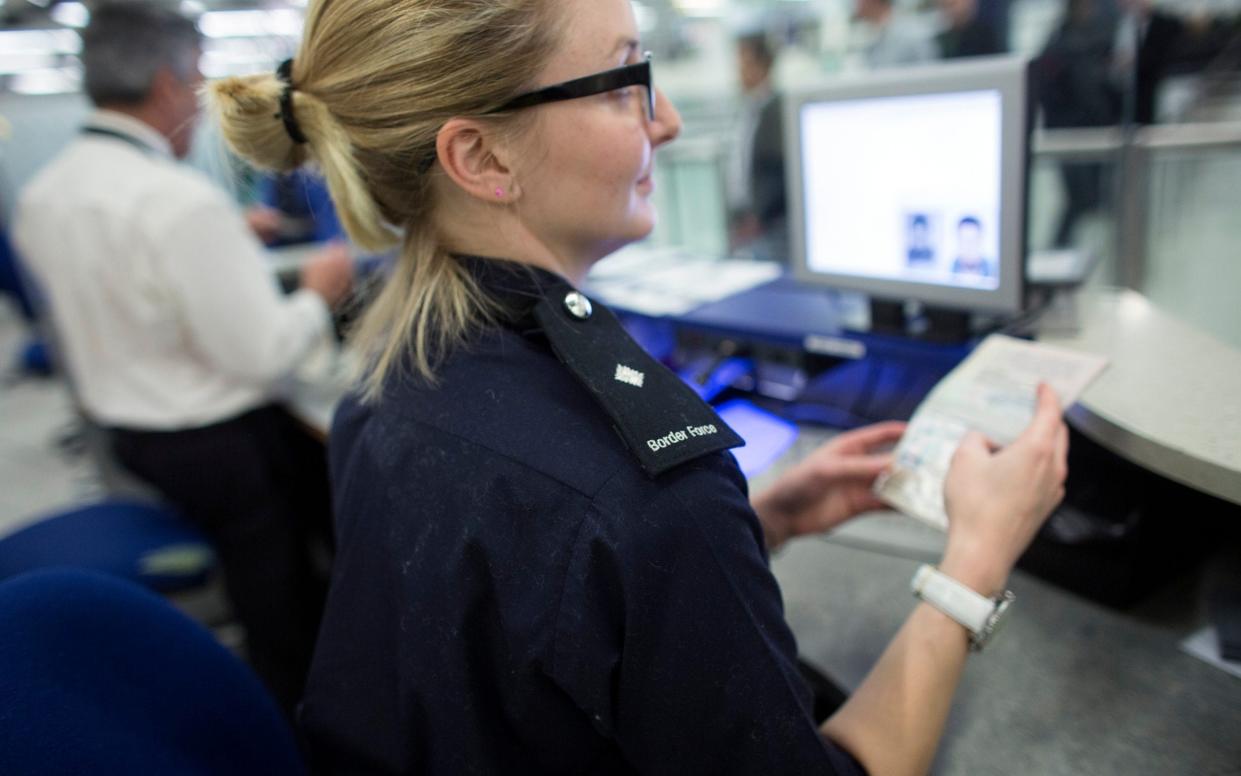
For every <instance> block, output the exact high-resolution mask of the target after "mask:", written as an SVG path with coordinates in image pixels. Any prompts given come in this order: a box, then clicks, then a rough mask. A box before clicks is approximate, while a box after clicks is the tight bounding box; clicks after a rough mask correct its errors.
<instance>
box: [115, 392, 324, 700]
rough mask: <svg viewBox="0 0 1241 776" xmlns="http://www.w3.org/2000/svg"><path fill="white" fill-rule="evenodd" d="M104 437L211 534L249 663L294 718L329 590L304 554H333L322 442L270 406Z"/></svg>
mask: <svg viewBox="0 0 1241 776" xmlns="http://www.w3.org/2000/svg"><path fill="white" fill-rule="evenodd" d="M110 432H111V438H112V447H113V450H114V452H115V453H116V456H117V458H118V460H119V461H120V463H121V464H122V465H123V466H125V467H126V468H127V469H129V470H130V471H131V472H133V473H134V474H135V475H137V476H138V477H139V478H141V479H143V480H145V481H146V482H148V483H149V484H151V485H152V486H154V487H155V488H156V489H157V490H159V491H160V492H161V493H162V494H163V496H164V497H165V498H166V499H167V500H168V502H169V503H170V504H171V505H173V506H174V507H176V508H177V509H178V510H180V512H181V513H182V514H183V515H184V516H185V517H186V518H188V519H189V520H191V521H192V522H194V523H196V524H197V525H198V526H200V527H201V528H202V529H203V530H204V531H205V532H206V533H207V534H208V536H210V538H211V540H212V542H213V543H214V546H215V550H216V554H217V556H218V557H219V561H220V565H221V567H222V569H223V571H224V577H225V586H226V590H227V592H228V596H229V599H230V600H231V603H232V606H233V609H234V612H235V614H236V616H237V619H238V621H239V622H240V623H241V625H242V626H243V627H244V628H245V631H246V644H247V654H248V656H249V660H250V664H251V666H252V667H253V668H254V670H255V672H256V673H257V674H258V675H259V677H260V678H262V679H263V681H264V682H265V683H266V684H267V686H268V687H269V689H270V690H271V691H272V694H273V695H274V696H275V697H276V700H277V701H278V703H279V704H280V705H281V706H282V708H283V709H284V710H285V711H286V713H288V714H290V715H292V713H293V710H294V708H295V706H296V704H297V702H298V700H299V698H300V696H301V693H302V688H303V686H304V684H305V680H306V673H307V671H308V670H309V667H310V657H311V653H312V651H313V649H314V639H315V636H316V634H317V632H318V627H319V619H320V617H321V615H322V612H323V604H324V599H325V597H326V592H327V580H326V578H325V574H324V573H323V572H322V571H320V570H318V569H316V568H315V564H314V562H313V558H312V552H311V551H312V547H313V546H314V543H315V542H320V544H321V546H326V547H328V548H330V547H331V538H330V537H331V499H330V493H329V490H328V477H327V459H326V454H325V450H324V447H323V444H322V443H321V442H320V441H319V440H317V439H315V438H313V437H311V436H310V434H309V433H307V431H306V430H305V429H304V428H303V427H302V426H301V424H300V423H298V422H297V421H296V420H295V419H294V418H292V417H291V416H290V415H289V414H288V413H286V412H285V411H284V410H283V409H281V408H279V407H277V406H267V407H262V408H260V409H257V410H253V411H251V412H247V413H245V414H244V415H241V416H239V417H236V418H233V419H231V420H227V421H223V422H221V423H216V424H213V425H210V426H204V427H201V428H195V429H189V430H184V431H170V432H164V431H140V430H135V429H118V428H113V429H110Z"/></svg>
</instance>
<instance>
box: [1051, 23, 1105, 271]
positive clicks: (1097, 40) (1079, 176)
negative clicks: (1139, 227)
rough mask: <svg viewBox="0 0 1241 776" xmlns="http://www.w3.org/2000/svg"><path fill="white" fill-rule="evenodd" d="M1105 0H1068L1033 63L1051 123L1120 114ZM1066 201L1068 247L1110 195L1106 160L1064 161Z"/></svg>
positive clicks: (1101, 121)
mask: <svg viewBox="0 0 1241 776" xmlns="http://www.w3.org/2000/svg"><path fill="white" fill-rule="evenodd" d="M1105 5H1106V4H1105V3H1104V2H1102V0H1069V3H1068V6H1067V7H1066V9H1065V13H1064V18H1063V19H1062V21H1061V23H1060V26H1059V27H1057V28H1056V29H1055V31H1053V32H1052V35H1051V37H1050V38H1049V39H1048V41H1047V45H1046V47H1044V49H1043V52H1042V53H1041V54H1040V55H1039V57H1038V59H1037V60H1035V63H1034V84H1035V90H1036V94H1037V95H1038V101H1039V104H1040V105H1041V107H1042V109H1043V124H1044V126H1046V127H1047V128H1048V129H1059V128H1064V127H1105V126H1109V125H1113V124H1116V123H1117V122H1118V121H1119V120H1120V106H1121V94H1120V90H1119V89H1117V88H1116V85H1115V83H1114V81H1113V79H1112V77H1111V70H1110V68H1111V51H1112V45H1113V41H1114V38H1115V35H1116V18H1115V15H1114V14H1113V13H1109V12H1108V11H1107V9H1106V7H1105ZM1060 174H1061V178H1062V179H1063V181H1064V192H1065V205H1064V210H1063V211H1062V213H1061V215H1060V221H1059V224H1058V225H1057V227H1056V235H1055V238H1054V245H1055V247H1057V248H1067V247H1068V246H1069V245H1070V244H1071V243H1072V238H1073V233H1074V230H1075V229H1076V226H1077V223H1078V221H1079V219H1080V218H1081V217H1082V216H1083V215H1086V214H1088V213H1090V212H1092V211H1094V210H1097V209H1098V208H1099V207H1100V206H1101V205H1102V204H1103V203H1104V201H1105V194H1106V191H1105V187H1104V165H1103V163H1101V162H1072V161H1069V162H1061V163H1060Z"/></svg>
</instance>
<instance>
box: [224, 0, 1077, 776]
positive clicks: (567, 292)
mask: <svg viewBox="0 0 1241 776" xmlns="http://www.w3.org/2000/svg"><path fill="white" fill-rule="evenodd" d="M213 93H214V96H215V103H216V108H217V111H218V113H219V116H220V118H221V120H222V123H223V126H224V131H225V133H226V135H227V137H228V138H229V139H230V142H231V143H232V144H233V146H234V147H235V148H236V149H237V150H238V151H239V152H241V153H242V154H244V155H246V156H247V157H249V158H250V159H251V160H252V161H253V162H255V163H256V164H258V165H260V166H264V167H269V168H275V169H290V168H293V167H295V166H297V165H299V164H301V163H302V162H303V161H306V160H313V161H314V162H316V163H317V164H318V165H319V166H320V167H321V168H322V170H323V172H324V173H325V175H326V177H327V180H328V183H329V185H330V187H331V190H332V194H333V197H334V199H335V201H336V203H337V205H338V208H339V210H340V213H341V216H342V219H343V221H344V223H345V226H346V228H347V229H348V231H349V233H350V234H351V235H352V237H353V238H354V239H355V240H357V241H358V242H361V243H363V244H365V245H378V244H381V243H385V242H388V241H391V240H396V239H399V240H400V241H401V246H402V254H401V258H400V260H399V264H398V266H397V268H396V270H395V271H394V273H393V275H392V277H391V280H390V281H389V284H388V286H387V288H386V290H385V291H384V293H383V295H382V298H380V299H379V300H378V302H377V303H376V304H375V305H374V306H373V308H372V309H371V310H370V312H369V317H368V318H367V319H366V320H365V321H364V323H363V325H362V326H361V328H360V330H359V332H358V334H357V338H356V344H357V346H358V347H359V348H360V349H361V350H362V352H363V353H364V354H365V355H366V356H367V364H368V367H369V368H368V371H367V373H366V375H365V378H364V381H363V382H362V383H361V387H360V390H359V393H358V395H357V396H356V397H354V398H352V399H350V400H348V401H346V402H345V403H344V405H343V406H342V407H341V409H340V410H339V412H338V413H337V416H336V420H335V423H334V427H333V430H332V437H331V442H330V454H331V466H332V476H333V485H334V489H335V506H336V521H337V525H336V528H337V538H338V554H337V559H336V568H335V569H334V573H333V584H332V590H331V593H330V595H329V601H328V606H327V612H326V614H325V618H324V623H323V628H322V630H321V633H320V638H319V642H318V645H317V648H316V654H315V659H314V665H313V667H312V669H311V677H310V680H309V683H308V688H307V693H306V697H305V701H304V704H303V708H302V724H303V732H304V734H305V736H306V738H307V740H308V742H309V749H310V752H311V754H312V756H313V758H314V763H313V764H314V766H315V767H316V768H317V769H319V770H321V771H323V772H340V773H360V772H368V773H437V774H459V773H505V774H514V773H634V772H640V773H682V774H686V773H747V774H759V773H762V774H774V773H803V774H804V773H858V772H861V770H863V769H865V770H867V771H870V772H873V773H883V774H895V773H915V772H920V771H925V770H926V768H927V766H928V764H929V762H930V760H931V756H932V754H933V752H934V749H935V745H936V742H937V739H938V737H939V735H940V732H941V730H942V727H943V723H944V718H945V716H946V713H947V709H948V705H949V701H950V698H951V695H952V692H953V689H954V687H955V685H956V683H957V680H958V677H959V676H960V673H961V668H962V664H963V662H964V660H965V657H966V653H967V651H968V647H969V642H970V639H969V636H968V634H967V631H966V629H965V628H963V627H962V626H961V625H959V624H958V623H957V622H956V621H954V620H953V619H951V618H949V617H947V616H945V615H944V614H941V613H940V611H938V610H937V609H935V608H932V607H931V606H928V605H926V604H920V605H918V606H917V607H916V608H915V610H914V611H913V613H912V614H911V615H910V617H909V620H908V622H907V623H906V625H905V626H904V627H903V628H902V629H901V631H900V633H899V634H898V635H897V636H896V637H895V639H894V640H893V642H892V645H891V647H890V648H889V649H888V650H887V651H886V652H885V653H884V655H883V656H882V657H880V659H879V662H878V664H877V666H876V667H875V669H874V671H873V672H872V674H871V675H870V677H869V678H868V679H867V680H866V681H865V683H864V684H863V685H862V686H861V687H859V688H858V689H857V690H856V692H855V693H854V694H853V697H852V698H851V700H849V701H848V702H847V703H846V704H845V706H844V707H843V708H842V709H841V710H840V711H839V712H838V713H837V714H836V715H834V716H833V717H832V718H830V719H829V720H828V721H827V722H826V724H824V725H823V726H822V727H821V728H820V727H818V726H816V725H815V723H814V722H813V721H812V719H811V716H810V711H809V709H808V700H809V699H808V691H807V690H806V688H805V686H804V684H803V683H802V680H801V679H800V678H799V676H798V673H797V670H796V667H795V656H796V645H795V643H794V639H793V636H792V634H791V633H790V631H789V629H788V627H787V625H786V624H785V622H784V619H783V612H782V608H781V601H780V591H779V589H778V587H777V584H776V581H775V579H774V578H773V577H772V574H771V572H770V570H769V569H768V562H767V561H768V553H769V552H770V551H771V550H772V549H773V548H774V547H776V546H777V545H779V544H780V543H781V542H783V541H785V540H786V539H788V538H791V537H793V536H796V535H800V534H806V533H813V532H818V531H823V530H826V529H828V528H830V527H832V526H834V525H837V524H839V523H840V522H841V521H843V520H845V519H848V518H850V517H852V516H854V515H856V514H858V513H860V512H862V511H865V510H868V509H872V508H874V507H876V506H878V505H877V504H876V502H875V501H874V500H873V498H872V497H871V495H870V485H871V483H872V481H873V479H874V477H875V476H876V475H877V474H878V473H879V472H880V471H881V470H882V469H883V468H884V467H885V466H886V465H887V464H888V457H887V456H885V455H884V454H882V453H878V452H875V451H876V450H877V449H881V448H883V447H884V446H886V445H889V444H891V442H893V441H894V440H895V439H896V438H897V437H899V435H900V433H901V431H902V427H901V426H900V425H899V424H886V425H880V426H876V427H872V428H869V429H864V430H860V431H857V432H853V433H849V434H844V435H841V436H840V437H837V438H836V440H834V441H833V442H832V443H830V444H829V445H827V446H826V447H824V448H822V449H820V450H819V451H818V452H816V453H815V454H814V455H812V456H811V457H809V458H808V459H807V460H805V461H804V462H803V463H802V464H801V465H799V466H798V467H796V468H795V469H794V470H792V471H791V472H789V473H788V474H787V475H785V476H784V477H783V479H781V480H780V481H779V482H778V483H777V484H776V485H775V486H774V487H773V488H772V489H771V490H770V491H768V492H766V493H763V494H760V495H759V496H757V497H756V498H755V499H754V501H753V503H752V504H751V502H750V500H749V499H748V497H747V493H746V484H745V481H744V479H743V478H742V476H741V474H740V472H739V471H738V469H737V466H736V463H735V461H734V460H733V458H732V456H731V455H730V454H729V453H728V452H727V449H728V448H730V447H733V446H736V445H737V444H739V443H740V440H739V439H738V438H737V437H736V435H735V434H733V433H732V431H731V430H729V429H728V427H727V426H725V425H724V424H723V423H722V422H721V421H720V419H719V418H718V417H717V416H716V415H715V414H714V413H713V412H712V411H711V409H710V408H709V407H707V406H706V405H704V404H702V403H701V402H700V401H698V399H697V398H696V397H695V396H694V395H693V394H692V393H691V392H689V391H688V390H687V389H685V388H684V387H683V386H682V385H681V384H680V383H679V381H678V380H677V379H676V378H675V377H674V376H673V375H671V374H670V373H669V372H667V370H665V369H664V368H663V367H661V366H660V365H659V364H657V363H655V362H654V361H652V360H651V359H650V358H649V357H648V356H647V355H646V354H645V353H644V352H643V351H642V350H641V349H640V348H639V347H638V346H637V345H636V344H635V343H634V342H633V341H632V340H630V339H629V338H628V336H627V335H626V334H625V333H624V331H623V330H622V329H621V328H620V327H619V325H618V324H617V322H616V320H615V318H614V317H613V316H612V314H611V313H610V312H609V311H607V310H606V309H604V308H603V307H602V306H601V305H599V304H595V303H593V302H591V300H589V299H588V298H586V297H585V296H583V295H582V294H580V293H578V292H577V290H576V288H577V286H578V285H579V284H580V283H581V282H582V279H583V278H584V277H585V275H586V273H587V270H588V269H589V268H590V267H591V266H592V265H593V264H594V263H595V262H596V261H598V260H600V259H602V258H603V257H604V256H606V255H607V254H609V253H610V252H612V251H614V250H615V249H616V248H618V247H620V246H621V245H624V244H626V243H628V242H631V241H633V240H637V239H640V238H642V237H643V236H645V235H646V234H647V233H648V232H650V230H651V229H652V227H653V226H654V220H655V214H654V209H653V208H652V205H651V202H650V193H651V188H652V183H651V180H652V178H651V172H652V166H653V163H654V151H655V149H657V148H658V147H659V146H661V145H663V144H665V143H667V142H669V141H671V140H672V139H673V138H675V137H676V135H677V133H678V131H679V129H680V119H679V117H678V115H677V113H676V110H675V109H674V108H673V107H672V105H671V104H670V103H669V102H668V100H667V99H666V98H665V97H664V96H663V94H661V93H660V92H659V90H658V89H655V88H654V87H653V86H652V84H651V65H650V63H649V61H648V60H647V59H645V58H644V56H643V52H642V48H641V45H640V43H639V41H638V33H637V27H636V24H635V22H634V16H633V12H632V10H631V9H630V7H629V4H628V2H627V0H314V1H312V3H311V6H310V8H309V13H308V18H307V23H306V31H305V39H304V41H303V43H302V46H301V49H300V51H299V52H298V54H297V56H296V57H295V58H294V59H293V61H292V63H291V64H288V65H286V66H284V67H282V68H281V70H280V71H279V73H277V74H275V75H272V76H257V77H251V78H244V79H230V80H226V81H223V82H221V83H218V84H215V85H214V86H213ZM398 235H399V237H398ZM1065 444H1066V441H1065V429H1064V427H1063V425H1062V424H1061V422H1060V420H1059V408H1058V406H1057V405H1056V401H1055V397H1054V396H1052V395H1051V394H1050V393H1046V392H1045V393H1044V394H1043V395H1042V396H1041V399H1040V408H1039V412H1038V416H1037V419H1036V420H1035V421H1034V424H1033V425H1032V426H1031V428H1030V429H1029V431H1028V432H1027V433H1026V434H1025V436H1023V437H1022V439H1021V440H1020V441H1019V442H1017V443H1015V444H1014V445H1012V446H1010V447H1009V448H1008V449H1006V450H1004V451H1003V452H998V453H993V452H992V451H991V450H989V449H988V448H987V446H986V444H985V443H984V441H983V440H981V439H977V438H970V439H969V440H968V441H967V442H966V444H965V445H964V446H963V448H962V452H961V453H960V454H959V455H958V457H957V460H956V463H955V465H954V470H953V474H952V477H951V479H950V482H949V484H948V499H949V505H948V506H949V513H950V515H951V518H952V528H951V530H950V532H949V540H948V550H947V552H946V554H945V557H944V559H943V562H942V564H941V566H940V569H941V570H942V572H943V573H945V574H947V575H950V576H952V577H954V578H955V579H956V580H958V581H959V582H960V583H962V584H964V585H967V586H969V587H971V588H973V589H974V590H977V591H981V592H983V593H986V594H988V595H990V594H992V593H996V592H998V591H1000V590H1002V589H1003V586H1004V581H1005V579H1006V577H1007V575H1008V572H1009V570H1010V569H1011V567H1012V564H1013V562H1014V560H1015V558H1016V557H1017V555H1018V553H1019V552H1020V551H1021V549H1022V548H1023V547H1024V546H1025V544H1026V543H1027V542H1028V540H1029V538H1030V536H1031V535H1032V533H1033V532H1034V530H1035V529H1036V528H1037V526H1038V524H1039V523H1040V521H1041V520H1042V518H1043V517H1044V516H1045V515H1046V513H1047V512H1048V510H1049V509H1050V508H1051V506H1052V505H1053V504H1054V503H1055V501H1056V500H1057V499H1058V498H1059V493H1060V488H1061V483H1062V480H1063V477H1064V466H1065V464H1064V455H1065Z"/></svg>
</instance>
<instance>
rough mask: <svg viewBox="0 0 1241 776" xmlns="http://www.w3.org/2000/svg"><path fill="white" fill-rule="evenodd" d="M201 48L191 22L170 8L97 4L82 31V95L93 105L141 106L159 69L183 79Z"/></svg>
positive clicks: (150, 5) (199, 39) (199, 34)
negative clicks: (83, 92) (139, 104)
mask: <svg viewBox="0 0 1241 776" xmlns="http://www.w3.org/2000/svg"><path fill="white" fill-rule="evenodd" d="M201 45H202V35H201V33H200V32H199V31H198V26H197V25H196V24H195V23H194V21H193V20H192V19H188V18H186V17H184V16H182V15H181V14H179V13H177V12H176V11H173V10H171V9H169V8H165V7H163V6H160V5H155V4H154V3H151V2H110V3H100V4H99V6H98V7H97V8H95V10H94V11H93V12H92V13H91V20H90V24H89V25H87V27H86V29H85V30H83V31H82V67H83V70H84V71H85V84H86V93H87V95H89V96H90V99H91V102H93V103H95V105H97V106H102V105H133V104H136V103H140V102H142V101H143V100H145V99H146V97H147V95H148V94H149V93H150V91H151V85H152V83H154V81H155V75H156V74H157V73H158V72H159V71H160V69H161V68H165V67H167V68H171V69H172V71H173V73H174V74H175V75H176V76H177V77H178V78H180V79H182V80H188V79H189V77H190V74H191V73H192V72H193V68H194V64H195V57H196V56H197V55H198V50H199V47H200V46H201Z"/></svg>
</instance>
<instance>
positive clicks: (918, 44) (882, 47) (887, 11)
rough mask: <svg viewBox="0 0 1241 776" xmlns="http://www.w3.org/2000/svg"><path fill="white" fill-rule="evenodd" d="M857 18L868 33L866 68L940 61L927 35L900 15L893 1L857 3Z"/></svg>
mask: <svg viewBox="0 0 1241 776" xmlns="http://www.w3.org/2000/svg"><path fill="white" fill-rule="evenodd" d="M854 15H855V16H856V17H857V19H858V20H860V21H861V22H862V23H863V24H864V25H865V26H866V28H867V30H868V32H869V36H868V38H869V40H868V43H867V45H866V47H865V51H864V56H865V59H866V66H867V67H869V68H871V69H880V68H884V67H902V66H908V65H920V64H922V63H924V62H931V61H933V60H935V59H938V58H939V49H938V48H937V47H936V45H935V40H934V39H933V38H932V36H931V35H930V34H929V33H928V31H926V30H924V29H922V27H921V26H920V25H918V24H917V23H916V22H914V21H913V20H912V19H909V18H907V17H906V16H904V15H902V14H899V13H897V12H896V10H895V9H893V8H892V0H857V3H856V5H855V7H854Z"/></svg>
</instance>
